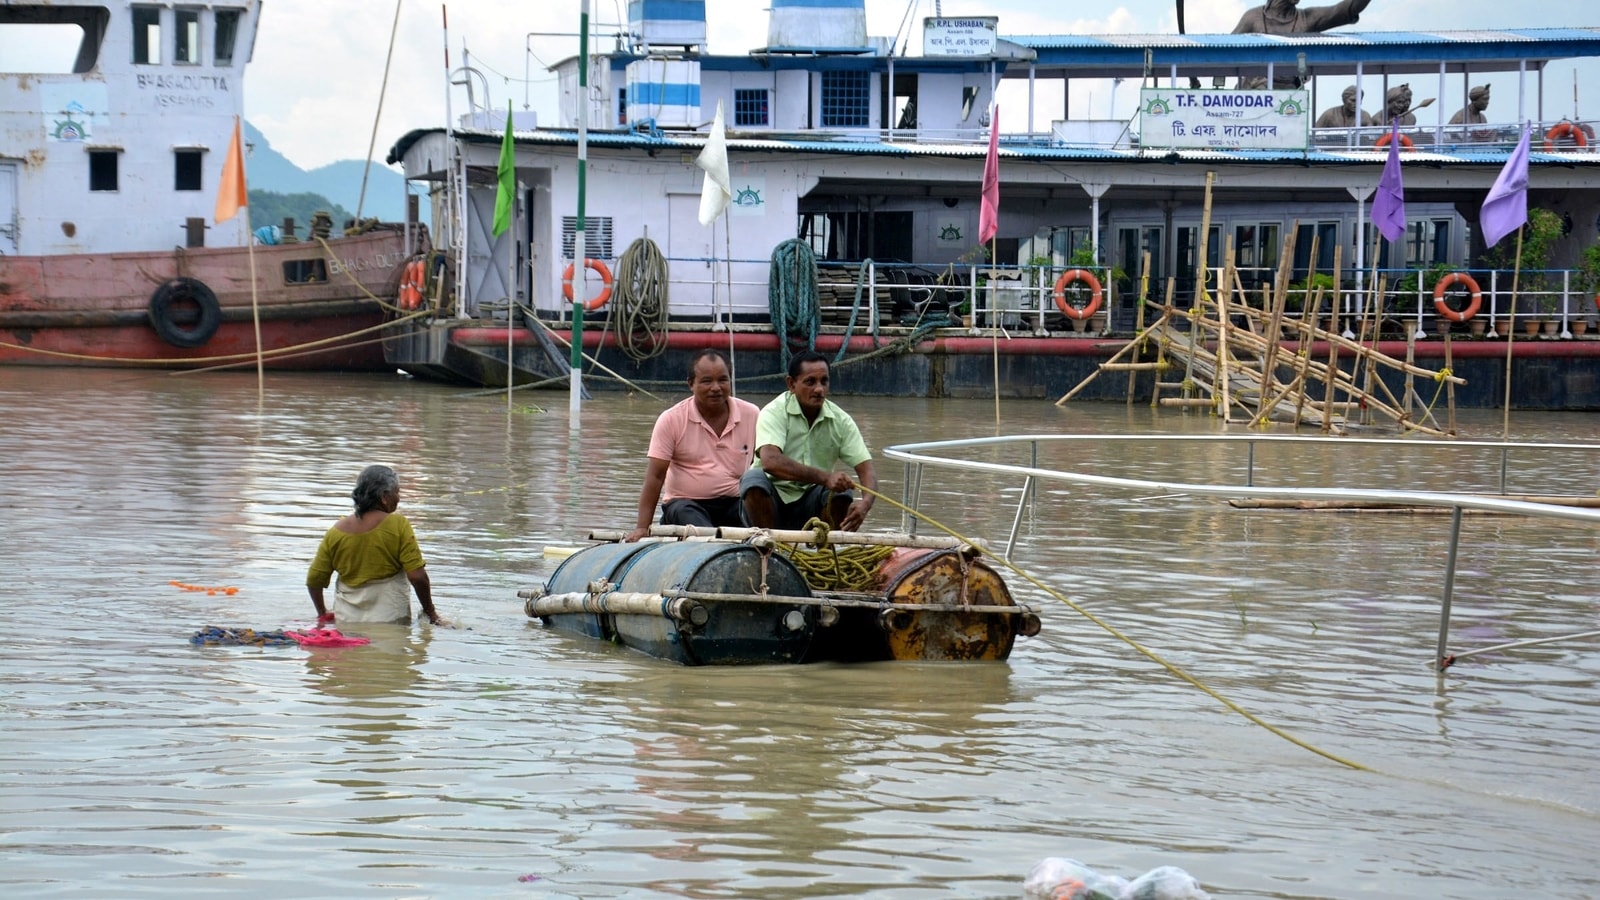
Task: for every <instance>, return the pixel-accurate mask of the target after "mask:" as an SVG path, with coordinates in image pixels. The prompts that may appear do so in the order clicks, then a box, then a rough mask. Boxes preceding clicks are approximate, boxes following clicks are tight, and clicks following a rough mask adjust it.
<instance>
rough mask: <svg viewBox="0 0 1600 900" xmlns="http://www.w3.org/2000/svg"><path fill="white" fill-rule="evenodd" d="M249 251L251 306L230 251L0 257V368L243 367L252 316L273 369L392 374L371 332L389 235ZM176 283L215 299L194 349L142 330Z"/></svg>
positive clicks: (398, 252) (236, 251) (249, 351)
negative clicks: (206, 332) (160, 295)
mask: <svg viewBox="0 0 1600 900" xmlns="http://www.w3.org/2000/svg"><path fill="white" fill-rule="evenodd" d="M330 251H331V252H330ZM254 255H255V273H256V277H255V291H254V294H255V297H254V303H255V308H254V310H253V309H252V290H251V260H250V251H249V250H247V249H246V248H242V247H231V248H201V249H191V250H183V249H179V250H174V251H172V252H156V253H107V254H92V255H84V256H72V257H0V364H6V365H51V366H111V367H119V366H121V367H146V366H152V365H154V366H163V367H174V368H198V367H205V366H218V365H228V364H237V365H254V364H255V354H256V329H255V319H256V316H257V315H259V317H260V322H261V350H262V352H263V354H264V356H265V359H266V364H267V365H269V366H271V367H273V368H276V369H302V370H305V369H337V370H354V371H382V370H386V369H388V368H392V367H391V366H387V365H386V364H385V363H384V355H383V345H382V343H381V334H380V333H379V326H381V325H382V323H383V321H384V318H385V311H384V305H383V304H388V305H389V306H390V307H392V306H393V304H394V297H395V294H396V292H397V286H398V283H399V275H400V270H401V268H403V266H404V264H405V261H406V259H407V257H408V253H407V248H406V246H405V238H404V235H403V234H402V233H401V232H400V231H397V230H391V229H387V228H385V229H381V230H375V231H371V232H368V233H366V234H362V235H357V236H355V237H345V238H336V239H332V240H330V241H328V244H327V248H326V249H325V248H324V247H323V245H322V244H320V243H317V242H315V241H312V242H306V243H299V244H282V245H278V246H272V247H266V246H260V247H256V248H255V251H254ZM180 276H182V277H184V278H187V279H191V280H193V281H197V282H199V283H201V284H203V285H205V286H206V288H208V289H209V290H210V292H211V293H212V294H213V295H214V296H215V302H216V307H217V310H216V312H217V315H218V318H219V319H220V322H219V324H218V325H217V327H216V331H215V333H214V334H211V335H210V336H209V337H207V338H206V339H205V340H204V341H203V342H202V343H200V344H199V345H198V346H193V347H182V346H175V345H174V344H173V343H171V342H169V341H168V340H166V339H164V338H163V337H162V335H161V334H159V333H158V332H157V330H156V328H155V327H153V324H152V311H151V306H152V297H153V295H154V293H155V292H156V291H157V290H159V289H160V288H161V286H162V285H163V284H166V283H167V282H168V281H170V280H171V279H174V278H177V277H180ZM375 298H377V299H375ZM380 299H381V301H382V303H381V304H380V302H379V300H380Z"/></svg>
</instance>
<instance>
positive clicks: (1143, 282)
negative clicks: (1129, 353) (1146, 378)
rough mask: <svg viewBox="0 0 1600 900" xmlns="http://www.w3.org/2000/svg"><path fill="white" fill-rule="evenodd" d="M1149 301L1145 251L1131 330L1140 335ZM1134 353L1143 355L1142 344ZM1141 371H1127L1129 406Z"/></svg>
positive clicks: (1148, 270) (1147, 260)
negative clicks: (1145, 308) (1146, 302)
mask: <svg viewBox="0 0 1600 900" xmlns="http://www.w3.org/2000/svg"><path fill="white" fill-rule="evenodd" d="M1149 299H1150V251H1149V250H1146V251H1144V256H1143V257H1142V258H1141V259H1140V266H1139V299H1138V302H1137V303H1136V304H1135V305H1136V307H1137V310H1136V314H1135V319H1134V325H1133V330H1134V331H1136V332H1139V333H1141V334H1142V333H1143V332H1144V305H1145V301H1147V300H1149ZM1136 352H1137V353H1139V354H1142V353H1144V346H1143V344H1142V343H1141V344H1140V347H1139V349H1138V350H1137V351H1136ZM1142 371H1147V370H1144V369H1129V370H1128V405H1129V406H1132V405H1133V392H1134V388H1135V387H1136V386H1137V383H1138V379H1139V372H1142Z"/></svg>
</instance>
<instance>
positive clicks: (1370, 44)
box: [1006, 28, 1600, 77]
mask: <svg viewBox="0 0 1600 900" xmlns="http://www.w3.org/2000/svg"><path fill="white" fill-rule="evenodd" d="M1006 40H1008V41H1011V42H1013V43H1015V44H1017V45H1019V46H1022V47H1025V48H1027V49H1029V50H1032V51H1034V53H1035V54H1037V56H1038V61H1037V64H1038V66H1039V67H1040V68H1044V69H1052V70H1053V69H1061V70H1065V71H1067V72H1069V73H1070V74H1073V75H1078V76H1081V77H1087V76H1088V75H1090V74H1096V73H1094V72H1093V71H1092V70H1094V69H1097V68H1137V69H1139V70H1140V71H1142V70H1143V66H1144V54H1145V51H1146V50H1147V49H1148V50H1149V51H1150V52H1151V56H1152V57H1153V60H1152V61H1153V62H1154V64H1155V65H1157V66H1170V65H1180V66H1202V67H1203V66H1219V67H1220V66H1248V65H1265V64H1267V63H1282V62H1284V61H1285V60H1291V61H1292V60H1294V59H1295V57H1296V56H1297V55H1298V54H1300V53H1304V54H1305V55H1306V62H1307V64H1308V65H1311V66H1313V67H1323V68H1328V67H1353V66H1355V65H1356V64H1357V63H1361V64H1363V65H1364V66H1365V67H1366V68H1367V69H1368V70H1371V71H1382V70H1383V69H1385V68H1389V69H1400V68H1403V67H1406V66H1408V65H1410V66H1415V65H1417V64H1418V63H1422V62H1426V63H1429V64H1431V65H1433V66H1435V67H1436V66H1437V65H1438V64H1439V63H1441V62H1442V63H1445V64H1452V63H1461V64H1471V67H1472V68H1473V69H1474V70H1481V71H1487V70H1488V69H1491V68H1495V67H1496V66H1495V65H1493V64H1494V63H1499V64H1500V66H1501V67H1505V66H1509V65H1510V64H1511V63H1513V62H1514V61H1519V60H1529V61H1531V62H1538V61H1544V60H1551V59H1566V58H1570V57H1596V56H1600V28H1509V29H1485V30H1477V31H1369V32H1354V31H1352V32H1346V31H1330V32H1323V33H1320V34H1297V35H1269V34H1194V35H1179V34H1111V35H1021V36H1009V37H1007V38H1006Z"/></svg>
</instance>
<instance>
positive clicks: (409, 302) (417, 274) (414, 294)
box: [400, 259, 427, 310]
mask: <svg viewBox="0 0 1600 900" xmlns="http://www.w3.org/2000/svg"><path fill="white" fill-rule="evenodd" d="M426 272H427V269H426V268H425V267H424V266H423V264H422V260H420V259H418V260H413V261H411V262H409V263H406V267H405V269H404V270H403V272H402V274H401V276H400V308H401V309H406V310H411V309H421V308H422V285H423V279H424V278H425V277H426Z"/></svg>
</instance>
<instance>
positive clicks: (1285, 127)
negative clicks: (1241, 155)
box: [1139, 88, 1311, 150]
mask: <svg viewBox="0 0 1600 900" xmlns="http://www.w3.org/2000/svg"><path fill="white" fill-rule="evenodd" d="M1310 101H1311V95H1310V92H1309V91H1268V90H1259V91H1252V90H1223V89H1217V90H1199V89H1193V90H1186V89H1183V88H1145V89H1143V90H1141V91H1140V92H1139V143H1140V145H1141V146H1143V147H1147V148H1152V149H1161V150H1304V149H1306V145H1307V144H1308V143H1309V141H1310V136H1311V117H1310V115H1308V111H1309V109H1310Z"/></svg>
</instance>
